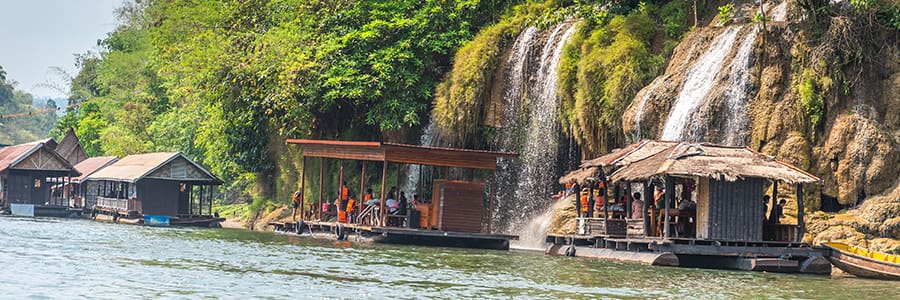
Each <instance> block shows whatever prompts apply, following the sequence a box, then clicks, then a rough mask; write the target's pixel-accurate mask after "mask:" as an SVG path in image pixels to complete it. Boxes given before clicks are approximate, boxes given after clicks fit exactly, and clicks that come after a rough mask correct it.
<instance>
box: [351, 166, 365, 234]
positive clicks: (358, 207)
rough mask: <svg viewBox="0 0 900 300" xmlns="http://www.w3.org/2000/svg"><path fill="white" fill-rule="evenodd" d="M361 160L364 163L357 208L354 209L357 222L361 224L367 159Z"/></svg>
mask: <svg viewBox="0 0 900 300" xmlns="http://www.w3.org/2000/svg"><path fill="white" fill-rule="evenodd" d="M360 162H361V163H362V175H360V176H359V198H356V209H354V214H356V224H359V214H360V213H361V212H362V205H363V201H364V200H365V195H366V161H364V160H362V161H360Z"/></svg>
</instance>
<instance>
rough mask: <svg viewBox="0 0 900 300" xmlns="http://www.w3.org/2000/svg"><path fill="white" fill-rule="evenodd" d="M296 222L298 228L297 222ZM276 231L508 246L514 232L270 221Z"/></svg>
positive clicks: (409, 242) (446, 244) (434, 243)
mask: <svg viewBox="0 0 900 300" xmlns="http://www.w3.org/2000/svg"><path fill="white" fill-rule="evenodd" d="M298 224H300V228H299V229H298V227H297V225H298ZM268 225H269V226H272V227H273V228H274V230H275V231H276V232H279V233H289V234H300V235H303V234H308V233H311V234H315V235H318V236H322V235H325V236H327V237H328V238H331V239H335V240H348V239H349V240H353V238H352V237H353V236H354V235H355V236H356V237H357V240H365V241H371V242H376V243H386V244H401V245H420V246H434V247H456V248H475V249H493V250H509V241H510V240H518V237H517V236H514V235H504V234H485V233H466V232H453V231H439V230H427V229H410V228H398V227H380V226H366V225H357V224H345V223H336V222H317V221H310V222H298V223H282V222H270V223H269V224H268Z"/></svg>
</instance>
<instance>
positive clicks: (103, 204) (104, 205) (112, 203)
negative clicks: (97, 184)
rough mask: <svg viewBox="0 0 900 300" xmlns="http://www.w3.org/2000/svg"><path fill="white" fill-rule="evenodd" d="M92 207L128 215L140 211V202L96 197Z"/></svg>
mask: <svg viewBox="0 0 900 300" xmlns="http://www.w3.org/2000/svg"><path fill="white" fill-rule="evenodd" d="M94 207H95V208H97V209H106V210H112V211H117V212H123V213H129V212H139V211H141V201H138V200H131V199H120V198H109V197H97V200H96V204H94Z"/></svg>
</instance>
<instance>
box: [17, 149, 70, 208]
mask: <svg viewBox="0 0 900 300" xmlns="http://www.w3.org/2000/svg"><path fill="white" fill-rule="evenodd" d="M56 145H57V144H56V142H55V141H53V140H52V139H47V140H41V141H37V142H31V143H26V144H19V145H13V146H7V147H4V148H2V149H0V207H2V208H4V209H8V210H9V211H11V212H12V213H13V214H16V215H27V216H57V217H64V216H68V215H69V214H70V212H69V210H68V208H69V201H68V198H67V197H66V196H67V191H66V190H65V188H66V185H67V183H68V182H69V181H71V178H72V176H78V175H79V174H80V173H79V172H78V171H77V170H75V168H74V167H73V166H72V165H71V164H70V163H69V162H68V161H67V160H66V159H65V158H63V157H62V156H60V155H59V154H58V153H57V152H56V151H55V150H54V149H55V148H56Z"/></svg>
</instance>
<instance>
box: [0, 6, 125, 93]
mask: <svg viewBox="0 0 900 300" xmlns="http://www.w3.org/2000/svg"><path fill="white" fill-rule="evenodd" d="M121 3H122V0H0V66H3V69H4V70H6V75H7V78H9V79H12V80H15V81H18V82H19V85H18V86H17V88H18V89H20V90H24V91H27V92H29V93H32V94H34V95H35V96H38V97H64V96H66V95H65V94H63V93H61V92H59V91H55V90H53V89H48V88H44V87H38V86H36V85H38V84H40V83H43V82H46V81H52V82H53V83H54V84H57V85H60V86H65V82H64V80H63V78H62V77H61V76H59V75H57V74H55V73H54V72H52V71H51V69H50V67H60V68H63V69H64V70H66V71H67V72H69V73H71V74H73V75H74V74H75V72H76V71H77V70H76V69H75V58H74V56H73V54H75V53H84V52H86V51H88V50H94V51H96V49H97V47H96V45H97V39H102V38H104V37H106V34H107V33H108V32H110V31H112V30H113V29H115V28H116V24H117V21H116V18H115V16H114V10H115V9H116V8H118V7H119V6H120V5H121ZM66 87H67V86H66Z"/></svg>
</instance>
